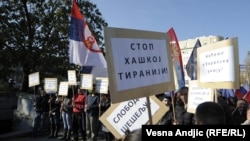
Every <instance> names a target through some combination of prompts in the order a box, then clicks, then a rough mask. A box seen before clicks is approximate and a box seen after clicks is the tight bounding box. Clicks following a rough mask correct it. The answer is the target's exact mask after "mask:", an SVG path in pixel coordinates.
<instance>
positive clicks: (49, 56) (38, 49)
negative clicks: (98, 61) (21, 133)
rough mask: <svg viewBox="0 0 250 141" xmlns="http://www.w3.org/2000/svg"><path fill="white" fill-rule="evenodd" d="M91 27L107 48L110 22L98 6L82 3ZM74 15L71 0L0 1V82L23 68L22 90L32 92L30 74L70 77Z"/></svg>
mask: <svg viewBox="0 0 250 141" xmlns="http://www.w3.org/2000/svg"><path fill="white" fill-rule="evenodd" d="M78 5H79V8H80V9H82V13H83V15H84V16H85V18H86V20H87V22H88V24H89V28H90V29H91V31H92V33H93V35H94V36H95V38H96V40H97V42H98V43H99V44H100V46H101V47H104V41H103V40H104V38H103V34H102V31H103V27H105V26H107V23H106V22H105V20H104V19H103V18H102V15H101V13H100V11H99V10H98V8H97V6H96V5H95V4H92V3H91V2H89V1H81V2H78ZM70 13H71V1H69V0H45V1H38V0H1V1H0V19H1V22H0V59H1V60H3V61H1V63H0V68H1V70H3V71H2V72H1V76H0V79H2V80H3V79H6V77H8V75H9V73H10V72H11V70H13V69H15V68H16V67H17V66H21V67H22V70H23V78H24V79H23V83H22V84H23V85H22V91H23V92H27V91H28V89H29V88H28V75H29V74H30V73H33V72H41V73H40V74H41V75H40V77H41V78H44V77H59V76H60V77H67V71H66V70H68V67H69V66H70V64H69V60H68V39H69V24H70Z"/></svg>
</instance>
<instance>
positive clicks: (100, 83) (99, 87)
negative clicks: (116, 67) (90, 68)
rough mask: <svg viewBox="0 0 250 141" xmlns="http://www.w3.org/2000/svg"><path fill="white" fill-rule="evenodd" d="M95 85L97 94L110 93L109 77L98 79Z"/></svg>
mask: <svg viewBox="0 0 250 141" xmlns="http://www.w3.org/2000/svg"><path fill="white" fill-rule="evenodd" d="M95 84H96V85H95V86H96V92H97V93H103V94H107V93H108V86H109V81H108V78H107V77H96V80H95Z"/></svg>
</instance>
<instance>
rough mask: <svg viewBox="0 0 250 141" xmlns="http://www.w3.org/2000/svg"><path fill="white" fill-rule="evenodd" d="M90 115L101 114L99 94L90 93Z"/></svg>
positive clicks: (88, 111) (88, 110)
mask: <svg viewBox="0 0 250 141" xmlns="http://www.w3.org/2000/svg"><path fill="white" fill-rule="evenodd" d="M87 113H88V115H89V116H99V96H98V95H97V94H95V95H92V94H89V95H88V109H87Z"/></svg>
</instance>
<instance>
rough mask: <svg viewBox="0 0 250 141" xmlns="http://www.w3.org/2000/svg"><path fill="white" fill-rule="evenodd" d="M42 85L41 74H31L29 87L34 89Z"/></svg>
mask: <svg viewBox="0 0 250 141" xmlns="http://www.w3.org/2000/svg"><path fill="white" fill-rule="evenodd" d="M39 84H40V76H39V72H35V73H31V74H29V87H33V86H36V85H39Z"/></svg>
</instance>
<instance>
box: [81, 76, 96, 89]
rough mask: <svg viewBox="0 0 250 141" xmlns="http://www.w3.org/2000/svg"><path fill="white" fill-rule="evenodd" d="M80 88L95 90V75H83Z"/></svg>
mask: <svg viewBox="0 0 250 141" xmlns="http://www.w3.org/2000/svg"><path fill="white" fill-rule="evenodd" d="M80 88H81V89H86V90H92V89H93V75H92V74H81V82H80Z"/></svg>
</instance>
